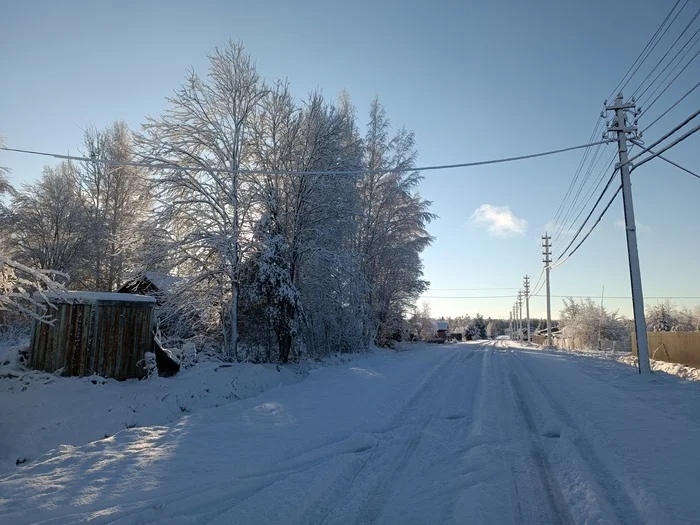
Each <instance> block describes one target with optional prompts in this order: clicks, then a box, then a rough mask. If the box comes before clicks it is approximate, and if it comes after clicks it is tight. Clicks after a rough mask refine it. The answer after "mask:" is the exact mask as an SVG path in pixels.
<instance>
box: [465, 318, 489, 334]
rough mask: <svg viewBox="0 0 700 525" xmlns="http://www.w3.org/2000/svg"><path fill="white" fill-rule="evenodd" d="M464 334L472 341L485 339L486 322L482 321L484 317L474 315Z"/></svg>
mask: <svg viewBox="0 0 700 525" xmlns="http://www.w3.org/2000/svg"><path fill="white" fill-rule="evenodd" d="M466 332H467V334H469V335H470V336H471V338H472V339H473V340H476V339H486V337H487V334H486V321H484V316H483V315H481V314H476V315H475V316H474V318H473V319H472V320H471V322H470V323H469V325H468V326H467V329H466Z"/></svg>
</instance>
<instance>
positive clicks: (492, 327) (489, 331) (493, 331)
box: [486, 319, 498, 339]
mask: <svg viewBox="0 0 700 525" xmlns="http://www.w3.org/2000/svg"><path fill="white" fill-rule="evenodd" d="M496 335H498V325H497V324H496V322H495V321H493V320H491V319H489V322H488V323H487V324H486V337H488V338H489V339H493V338H494V337H496Z"/></svg>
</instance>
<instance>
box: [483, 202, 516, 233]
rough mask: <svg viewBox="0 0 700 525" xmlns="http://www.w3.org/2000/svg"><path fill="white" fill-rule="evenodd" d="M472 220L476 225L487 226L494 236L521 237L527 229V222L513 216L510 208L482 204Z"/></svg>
mask: <svg viewBox="0 0 700 525" xmlns="http://www.w3.org/2000/svg"><path fill="white" fill-rule="evenodd" d="M471 220H472V222H473V223H474V224H479V225H483V226H486V230H487V231H488V232H489V233H490V234H492V235H500V236H507V235H521V234H523V233H525V229H526V228H527V221H526V220H525V219H520V218H518V217H516V216H515V215H513V212H512V211H510V208H509V207H508V206H494V205H493V204H482V205H481V206H479V207H478V208H477V209H476V210H474V213H472V216H471Z"/></svg>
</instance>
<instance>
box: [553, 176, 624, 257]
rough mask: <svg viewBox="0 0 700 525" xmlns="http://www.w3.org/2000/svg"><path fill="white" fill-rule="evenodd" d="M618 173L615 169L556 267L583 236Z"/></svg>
mask: <svg viewBox="0 0 700 525" xmlns="http://www.w3.org/2000/svg"><path fill="white" fill-rule="evenodd" d="M616 173H617V169H615V170H614V171H613V172H612V175H610V178H609V179H608V182H607V184H606V185H605V187H604V188H603V191H602V192H601V193H600V195H599V196H598V200H596V201H595V204H594V205H593V208H591V211H590V212H589V213H588V215H587V216H586V218H585V219H584V221H583V223H581V226H579V228H578V230H576V233H575V234H574V236H573V238H572V239H571V241H570V242H569V244H568V245H567V246H566V248H564V249H563V250H562V251H561V255H560V256H559V257H558V259H557V260H556V261H555V262H554V264H555V265H557V263H558V262H559V260H560V259H561V258H562V257H563V256H564V254H566V252H567V250H568V249H569V248H571V245H572V244H574V242H576V239H577V238H578V236H579V235H580V234H581V231H582V230H583V228H584V227H585V226H586V224H587V223H588V220H589V219H590V218H591V216H592V215H593V212H595V209H596V208H597V207H598V204H600V201H601V200H603V197H604V196H605V193H606V192H607V191H608V188H609V187H610V185H611V184H612V181H613V179H614V178H615V174H616Z"/></svg>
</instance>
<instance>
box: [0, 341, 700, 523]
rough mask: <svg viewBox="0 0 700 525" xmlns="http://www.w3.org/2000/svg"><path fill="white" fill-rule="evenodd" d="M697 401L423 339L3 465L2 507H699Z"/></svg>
mask: <svg viewBox="0 0 700 525" xmlns="http://www.w3.org/2000/svg"><path fill="white" fill-rule="evenodd" d="M698 401H700V389H699V387H698V385H697V384H691V383H684V382H682V381H679V380H677V379H675V378H670V377H668V376H663V377H661V376H658V377H657V378H656V380H655V381H654V382H652V383H649V382H648V381H647V380H645V379H643V378H641V377H639V376H637V375H636V374H635V373H634V370H633V369H631V368H629V367H626V366H624V365H620V364H617V363H614V362H611V361H603V360H598V359H595V358H585V357H580V356H570V355H565V354H561V353H553V352H544V351H538V350H526V349H515V348H508V347H507V346H506V343H505V342H502V341H498V342H490V343H485V344H458V345H439V346H424V347H416V348H415V349H414V350H411V351H407V352H403V353H400V354H397V355H379V356H373V357H368V358H361V359H357V360H355V361H353V362H351V363H349V364H345V365H341V366H335V367H325V368H321V369H317V370H314V371H313V372H312V375H311V376H310V377H309V378H307V379H306V380H304V381H302V382H300V383H296V384H292V385H288V386H284V387H282V388H278V389H274V390H270V391H267V392H265V393H263V394H261V395H259V396H257V397H255V398H251V399H246V400H243V401H240V402H236V403H231V404H229V405H226V406H222V407H218V408H212V409H205V410H200V411H199V412H197V413H195V414H192V415H190V416H187V417H186V418H184V419H182V420H181V421H180V422H178V423H176V424H174V425H173V426H170V427H148V428H140V429H138V428H134V429H130V430H126V431H123V432H120V433H118V434H116V435H115V436H113V437H111V438H109V439H104V440H101V441H96V442H94V443H91V444H89V445H86V446H82V447H61V448H60V449H58V450H55V451H52V452H51V453H50V454H48V455H46V456H44V457H42V458H40V459H38V460H36V461H34V462H33V463H31V464H29V465H27V466H26V467H23V468H21V469H18V470H16V471H15V472H14V473H13V474H9V475H4V476H3V477H0V523H3V524H20V523H79V522H85V521H90V522H91V523H119V524H126V523H139V524H143V523H163V524H168V525H178V524H186V523H187V524H190V523H216V524H230V523H236V524H256V523H303V524H306V523H326V524H331V523H348V524H350V523H396V524H398V523H401V524H405V523H441V524H444V523H470V524H471V523H494V524H505V523H522V524H545V523H610V524H613V523H629V524H642V523H659V524H660V523H663V524H666V523H700V497H698V489H700V449H699V448H698V443H700V403H698ZM86 424H89V422H86Z"/></svg>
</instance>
